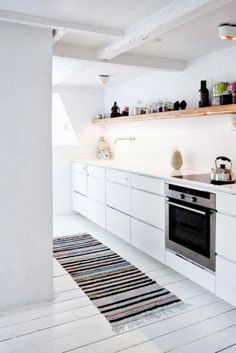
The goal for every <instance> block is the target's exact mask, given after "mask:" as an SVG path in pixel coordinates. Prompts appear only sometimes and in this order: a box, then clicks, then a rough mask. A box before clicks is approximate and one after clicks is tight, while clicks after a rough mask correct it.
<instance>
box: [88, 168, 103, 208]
mask: <svg viewBox="0 0 236 353" xmlns="http://www.w3.org/2000/svg"><path fill="white" fill-rule="evenodd" d="M87 181H88V197H89V198H91V199H92V200H95V201H98V202H101V203H103V204H105V180H104V179H98V178H94V177H92V176H90V175H89V176H88V180H87Z"/></svg>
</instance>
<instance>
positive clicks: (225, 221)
mask: <svg viewBox="0 0 236 353" xmlns="http://www.w3.org/2000/svg"><path fill="white" fill-rule="evenodd" d="M216 252H217V254H218V255H221V256H223V257H225V258H226V259H228V260H232V261H234V262H236V218H234V217H230V216H224V215H222V214H219V213H217V215H216Z"/></svg>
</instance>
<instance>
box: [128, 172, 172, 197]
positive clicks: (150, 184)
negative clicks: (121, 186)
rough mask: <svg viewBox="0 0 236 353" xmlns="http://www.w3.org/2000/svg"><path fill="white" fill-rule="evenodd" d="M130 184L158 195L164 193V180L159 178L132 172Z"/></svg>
mask: <svg viewBox="0 0 236 353" xmlns="http://www.w3.org/2000/svg"><path fill="white" fill-rule="evenodd" d="M131 186H132V187H133V188H136V189H141V190H146V191H149V192H153V193H155V194H159V195H164V194H165V182H164V180H160V179H155V178H150V177H146V176H142V175H137V174H133V175H132V176H131Z"/></svg>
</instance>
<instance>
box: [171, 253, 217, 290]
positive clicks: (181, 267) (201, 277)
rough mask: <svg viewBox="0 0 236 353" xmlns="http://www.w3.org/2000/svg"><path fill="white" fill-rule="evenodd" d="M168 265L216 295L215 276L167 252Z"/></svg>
mask: <svg viewBox="0 0 236 353" xmlns="http://www.w3.org/2000/svg"><path fill="white" fill-rule="evenodd" d="M166 265H167V266H169V267H171V268H173V269H174V270H175V271H177V272H179V273H181V274H182V275H184V276H185V277H187V278H189V279H191V280H192V281H193V282H196V283H197V284H199V285H200V286H202V287H204V288H206V289H208V290H209V291H211V292H213V293H215V275H214V274H213V273H211V272H209V271H207V270H205V269H203V268H201V267H199V266H197V265H195V264H193V263H191V262H190V261H188V260H185V259H184V258H182V257H181V256H178V255H176V254H174V253H172V252H171V251H168V250H166Z"/></svg>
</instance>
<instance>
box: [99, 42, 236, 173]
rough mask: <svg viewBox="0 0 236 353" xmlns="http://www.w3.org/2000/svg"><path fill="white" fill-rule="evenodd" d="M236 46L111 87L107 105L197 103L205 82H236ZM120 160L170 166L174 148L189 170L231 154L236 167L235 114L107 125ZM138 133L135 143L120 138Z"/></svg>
mask: <svg viewBox="0 0 236 353" xmlns="http://www.w3.org/2000/svg"><path fill="white" fill-rule="evenodd" d="M235 62H236V47H232V48H229V49H227V50H224V51H221V52H218V53H215V54H212V55H208V56H205V57H202V58H200V59H198V60H195V61H194V62H192V63H190V64H189V66H188V68H187V69H186V70H185V71H183V72H155V73H151V74H148V75H145V76H142V77H139V78H136V79H133V80H129V81H126V82H123V83H121V84H117V85H113V86H108V87H107V88H106V89H105V109H106V112H109V111H110V107H111V106H112V105H113V102H114V101H117V102H118V105H119V106H120V108H121V109H122V108H123V107H124V106H125V105H128V106H130V107H132V106H133V105H134V104H135V103H136V102H137V100H141V101H142V102H144V103H147V104H150V103H152V102H158V101H159V100H163V101H176V100H182V99H185V100H186V101H187V103H188V107H197V106H198V100H199V93H198V90H199V88H200V87H199V86H200V80H202V79H206V80H207V81H208V87H209V88H210V87H211V85H212V82H213V81H218V80H222V81H236V70H235ZM106 133H107V134H108V136H109V138H110V140H111V142H112V147H113V152H114V156H115V158H118V159H121V160H122V159H129V160H142V161H143V160H145V161H153V162H156V163H158V164H168V163H169V160H170V155H171V152H172V150H173V148H174V147H178V148H179V149H180V150H181V152H182V153H183V157H184V167H185V168H186V169H196V170H209V168H210V167H211V166H213V162H214V159H215V157H216V156H217V155H219V154H225V155H227V156H229V157H231V158H232V159H233V161H234V166H235V168H236V144H235V138H236V131H232V129H231V125H230V118H229V117H225V116H224V117H223V116H222V117H204V118H191V119H172V120H166V121H155V122H153V121H147V122H142V123H141V122H135V123H132V124H131V123H130V124H127V123H126V124H123V125H113V126H109V127H107V128H106ZM123 136H136V137H137V140H136V142H135V143H132V144H131V143H129V142H119V143H118V144H117V145H114V143H113V141H114V139H115V138H117V137H123Z"/></svg>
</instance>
